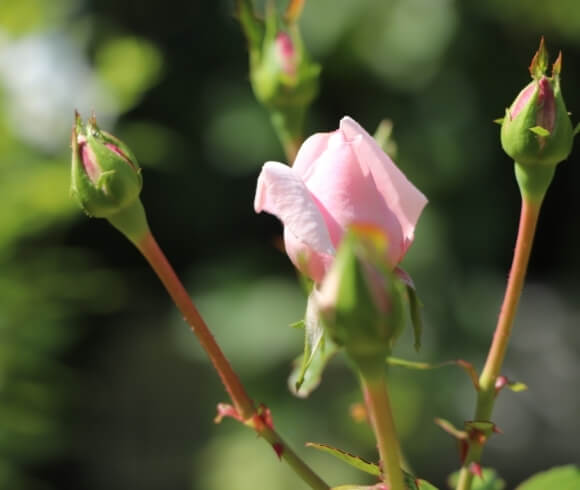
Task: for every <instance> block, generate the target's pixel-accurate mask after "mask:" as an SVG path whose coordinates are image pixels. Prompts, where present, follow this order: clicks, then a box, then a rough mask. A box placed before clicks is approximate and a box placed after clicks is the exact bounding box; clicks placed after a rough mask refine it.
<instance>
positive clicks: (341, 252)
mask: <svg viewBox="0 0 580 490" xmlns="http://www.w3.org/2000/svg"><path fill="white" fill-rule="evenodd" d="M386 242H387V239H386V237H385V235H384V234H383V232H382V231H380V230H378V229H376V228H371V227H367V226H360V225H359V226H353V227H351V229H350V230H349V231H348V232H347V234H346V235H345V237H344V238H343V240H342V243H341V245H340V247H339V249H338V252H337V254H336V258H335V260H334V263H333V265H332V267H331V269H330V271H329V272H328V274H327V275H326V277H325V279H324V281H323V282H322V285H321V287H320V290H319V292H318V294H317V296H316V302H317V305H318V309H319V313H320V316H321V319H322V322H323V324H324V327H325V328H326V330H327V332H328V334H329V335H330V337H331V338H332V340H333V341H334V342H336V343H337V344H338V345H339V346H344V347H345V349H346V351H347V353H348V354H349V356H350V357H351V358H352V359H353V360H354V361H355V362H363V361H365V360H375V359H377V358H384V357H385V356H387V355H388V354H389V352H390V350H391V348H392V346H393V343H394V341H395V340H396V338H397V337H398V335H399V334H400V332H401V330H402V328H403V325H404V294H405V292H404V287H403V285H402V283H401V282H400V280H399V279H398V278H397V277H396V276H395V275H394V274H393V273H392V271H391V270H390V268H389V265H388V264H387V263H386V261H385V259H384V257H385V251H384V247H386V246H387V243H386Z"/></svg>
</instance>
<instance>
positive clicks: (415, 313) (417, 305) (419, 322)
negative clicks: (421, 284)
mask: <svg viewBox="0 0 580 490" xmlns="http://www.w3.org/2000/svg"><path fill="white" fill-rule="evenodd" d="M407 294H408V297H409V309H410V312H411V324H412V325H413V336H414V338H415V344H414V347H415V350H416V351H417V352H419V350H420V349H421V335H422V334H423V317H422V315H421V308H422V306H423V305H422V304H421V301H419V297H418V296H417V291H416V290H415V288H414V287H413V286H410V285H407Z"/></svg>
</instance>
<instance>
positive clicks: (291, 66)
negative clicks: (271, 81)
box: [276, 32, 297, 76]
mask: <svg viewBox="0 0 580 490" xmlns="http://www.w3.org/2000/svg"><path fill="white" fill-rule="evenodd" d="M276 56H277V57H278V62H279V63H280V67H281V68H282V70H283V71H284V73H286V74H287V75H289V76H295V75H296V62H297V56H296V50H295V49H294V43H293V42H292V38H291V37H290V36H289V35H288V34H287V33H285V32H280V33H278V35H277V36H276Z"/></svg>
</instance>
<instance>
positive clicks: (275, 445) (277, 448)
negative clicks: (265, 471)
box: [272, 442, 284, 459]
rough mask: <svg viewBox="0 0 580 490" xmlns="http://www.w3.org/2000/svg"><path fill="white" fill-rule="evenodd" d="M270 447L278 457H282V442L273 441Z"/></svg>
mask: <svg viewBox="0 0 580 490" xmlns="http://www.w3.org/2000/svg"><path fill="white" fill-rule="evenodd" d="M272 448H273V449H274V452H275V453H276V456H278V459H282V454H284V444H282V443H281V442H275V443H273V444H272Z"/></svg>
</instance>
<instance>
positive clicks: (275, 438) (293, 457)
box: [259, 427, 330, 490]
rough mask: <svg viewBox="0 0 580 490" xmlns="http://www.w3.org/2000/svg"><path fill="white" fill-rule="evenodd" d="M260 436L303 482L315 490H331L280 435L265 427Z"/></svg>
mask: <svg viewBox="0 0 580 490" xmlns="http://www.w3.org/2000/svg"><path fill="white" fill-rule="evenodd" d="M259 434H260V435H261V436H262V437H263V438H264V439H266V440H267V441H268V442H269V443H270V445H271V446H272V447H273V448H274V449H275V450H277V452H278V451H280V452H281V454H280V458H282V459H283V460H284V461H286V463H287V464H288V465H289V466H290V467H291V468H292V469H293V470H294V472H295V473H296V474H297V475H298V476H299V477H300V478H302V480H303V481H304V482H305V483H306V484H307V485H308V486H309V487H310V488H312V489H314V490H330V487H329V486H328V485H327V484H326V483H325V482H324V481H323V480H322V479H321V478H320V477H319V476H318V475H317V474H316V473H315V472H314V471H313V470H312V468H310V467H309V466H308V465H307V464H306V463H305V462H304V461H302V459H300V457H299V456H298V455H297V454H296V453H295V452H294V451H293V450H292V448H290V446H288V445H287V444H286V443H285V442H284V441H283V440H282V438H281V437H280V435H279V434H278V433H277V432H276V431H274V430H273V429H271V428H270V427H265V428H264V429H263V430H262V431H260V432H259Z"/></svg>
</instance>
